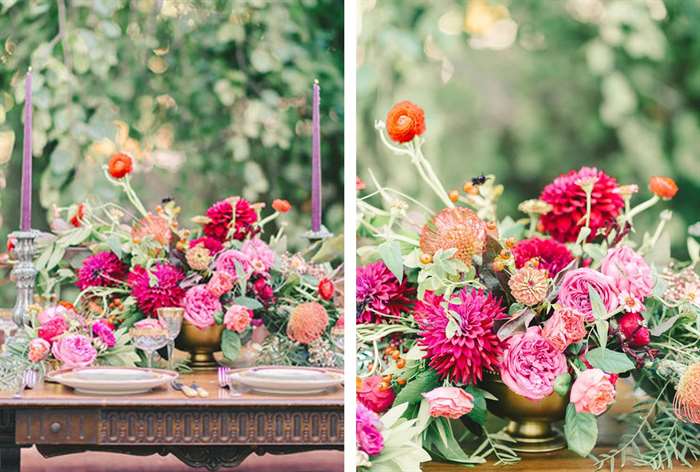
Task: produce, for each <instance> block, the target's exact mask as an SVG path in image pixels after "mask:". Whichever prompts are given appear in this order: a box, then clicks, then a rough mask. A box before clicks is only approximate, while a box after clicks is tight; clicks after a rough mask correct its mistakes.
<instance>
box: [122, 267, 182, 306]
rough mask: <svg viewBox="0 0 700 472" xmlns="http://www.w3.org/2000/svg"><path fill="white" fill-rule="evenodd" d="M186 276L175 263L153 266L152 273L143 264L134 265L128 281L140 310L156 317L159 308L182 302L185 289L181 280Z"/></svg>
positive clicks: (178, 304) (177, 304)
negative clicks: (181, 284) (181, 285)
mask: <svg viewBox="0 0 700 472" xmlns="http://www.w3.org/2000/svg"><path fill="white" fill-rule="evenodd" d="M151 278H153V280H151ZM184 278H185V275H184V274H183V273H182V271H181V270H180V269H178V268H177V267H175V266H174V265H171V264H166V263H160V264H156V265H154V266H153V267H151V269H150V273H149V271H147V270H146V269H145V268H143V267H141V266H136V267H134V268H133V269H132V270H131V273H129V280H128V281H129V286H130V287H131V294H132V295H133V296H134V298H135V299H136V304H137V306H138V307H139V310H141V311H142V312H143V313H144V314H145V315H148V316H153V317H155V316H156V310H157V309H158V308H164V307H172V306H180V305H181V304H182V297H183V296H184V295H185V291H184V290H183V289H182V288H181V287H180V282H182V280H183V279H184Z"/></svg>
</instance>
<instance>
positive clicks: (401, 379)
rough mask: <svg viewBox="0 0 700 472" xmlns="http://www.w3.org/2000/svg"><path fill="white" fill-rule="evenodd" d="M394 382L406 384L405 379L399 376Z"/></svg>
mask: <svg viewBox="0 0 700 472" xmlns="http://www.w3.org/2000/svg"><path fill="white" fill-rule="evenodd" d="M396 383H397V384H399V385H406V379H404V378H400V379H399V380H397V381H396Z"/></svg>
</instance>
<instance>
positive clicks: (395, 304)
mask: <svg viewBox="0 0 700 472" xmlns="http://www.w3.org/2000/svg"><path fill="white" fill-rule="evenodd" d="M356 282H357V293H356V302H357V322H358V323H379V322H381V321H387V320H386V319H384V316H392V317H398V316H401V314H402V313H406V312H408V311H409V310H410V309H411V305H412V304H411V299H412V297H413V293H414V292H415V289H414V288H413V287H409V286H408V284H407V283H406V279H404V280H403V281H402V282H401V283H399V281H398V279H397V278H396V276H394V274H392V273H391V271H390V270H389V269H388V268H387V266H386V265H385V264H384V262H383V261H377V262H373V263H371V264H368V265H366V266H364V267H358V268H357V275H356Z"/></svg>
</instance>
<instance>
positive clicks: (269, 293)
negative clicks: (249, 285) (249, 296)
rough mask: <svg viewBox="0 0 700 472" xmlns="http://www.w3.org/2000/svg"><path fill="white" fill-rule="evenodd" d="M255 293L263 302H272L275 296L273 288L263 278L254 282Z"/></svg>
mask: <svg viewBox="0 0 700 472" xmlns="http://www.w3.org/2000/svg"><path fill="white" fill-rule="evenodd" d="M253 292H254V293H255V295H256V296H257V297H258V298H260V300H261V301H262V302H270V301H271V300H272V299H273V298H274V296H275V292H274V291H273V290H272V287H271V286H270V284H268V283H267V280H265V278H263V277H260V278H258V279H257V280H256V281H255V282H253Z"/></svg>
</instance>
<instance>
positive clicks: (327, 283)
mask: <svg viewBox="0 0 700 472" xmlns="http://www.w3.org/2000/svg"><path fill="white" fill-rule="evenodd" d="M334 293H335V285H333V281H332V280H330V279H321V281H320V282H319V283H318V295H319V296H320V297H321V298H323V299H324V300H326V301H328V300H330V299H331V298H333V294H334Z"/></svg>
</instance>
